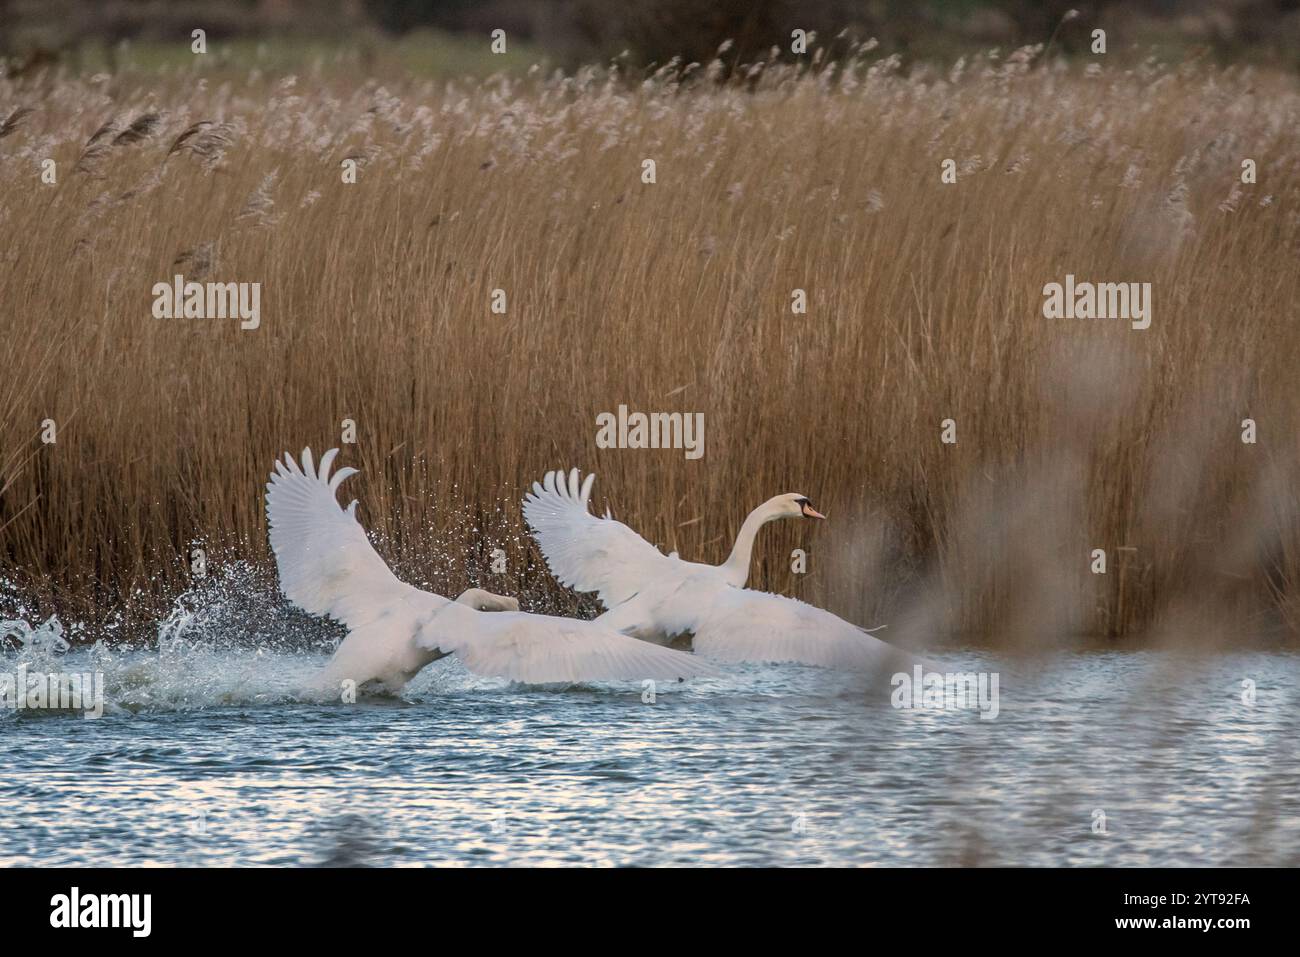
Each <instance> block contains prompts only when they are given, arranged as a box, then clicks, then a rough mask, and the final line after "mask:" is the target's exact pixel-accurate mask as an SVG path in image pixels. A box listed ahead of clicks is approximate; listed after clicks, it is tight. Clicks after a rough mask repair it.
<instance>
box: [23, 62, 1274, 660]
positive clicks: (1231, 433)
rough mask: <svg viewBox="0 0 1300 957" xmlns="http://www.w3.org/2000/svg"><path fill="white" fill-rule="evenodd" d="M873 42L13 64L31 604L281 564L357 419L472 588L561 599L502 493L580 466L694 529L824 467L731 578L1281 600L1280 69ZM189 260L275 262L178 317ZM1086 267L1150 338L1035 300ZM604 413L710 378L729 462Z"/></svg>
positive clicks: (361, 494)
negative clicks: (410, 57)
mask: <svg viewBox="0 0 1300 957" xmlns="http://www.w3.org/2000/svg"><path fill="white" fill-rule="evenodd" d="M892 66H893V65H892V63H891V62H890V61H887V60H886V61H881V62H878V63H875V64H869V65H868V64H861V65H860V66H858V67H857V68H854V69H843V70H839V71H825V72H823V73H822V74H820V75H813V74H809V73H798V72H795V71H791V70H790V69H788V68H784V67H775V66H772V65H769V66H768V67H767V68H766V69H764V70H762V71H755V73H756V75H754V76H751V77H749V78H747V79H745V80H737V81H734V82H732V83H730V84H723V85H714V84H710V83H707V82H690V81H687V82H685V83H683V82H679V81H675V80H673V79H670V78H669V77H667V76H666V75H660V76H658V77H655V78H652V79H651V80H650V81H648V82H646V83H628V82H625V81H623V80H621V79H619V78H617V77H611V76H609V75H608V74H607V73H604V72H601V71H595V70H592V71H586V72H584V73H582V74H580V75H579V76H576V77H570V78H567V79H557V78H549V79H543V78H540V77H537V76H534V77H528V78H514V79H511V78H503V77H496V78H493V79H491V80H489V81H486V82H483V83H478V84H469V83H462V84H453V85H450V86H434V85H423V86H421V85H414V84H409V83H402V82H400V81H398V82H395V83H391V84H389V85H388V86H387V87H384V86H380V85H379V84H377V83H375V82H370V83H365V84H358V83H356V82H354V81H352V80H350V78H348V77H343V76H332V77H331V76H327V77H323V78H314V79H311V80H306V79H304V80H300V81H297V82H295V81H293V80H292V79H284V78H262V77H256V76H254V77H247V78H241V79H238V80H235V81H232V82H224V83H222V82H218V81H217V80H216V79H211V80H209V81H205V82H202V83H199V82H196V80H195V78H193V77H190V78H187V77H170V78H169V77H159V78H154V79H152V80H149V81H147V82H144V81H132V80H129V79H111V78H109V79H106V78H102V77H101V78H99V79H95V80H84V81H83V80H75V79H63V80H59V81H58V82H55V83H48V84H45V85H42V86H27V87H18V86H15V85H13V84H9V85H5V84H4V83H3V81H0V110H4V111H5V114H6V115H8V112H9V109H11V108H13V107H16V106H30V107H32V108H34V109H35V112H34V113H32V114H30V115H28V116H25V117H21V118H20V119H19V121H18V122H17V123H16V124H15V126H14V128H13V129H12V131H11V133H10V135H8V136H5V137H4V138H3V139H0V183H3V190H4V201H3V204H2V206H0V230H3V232H4V233H5V235H7V236H8V237H10V239H9V241H8V242H7V243H6V244H5V245H4V248H3V249H0V297H3V299H2V301H3V303H4V313H5V316H6V326H7V332H6V334H5V335H4V336H3V339H2V341H0V356H2V360H0V363H2V364H0V367H2V368H3V369H4V370H5V374H4V377H3V380H0V419H2V422H3V426H2V427H3V432H2V433H0V441H2V443H3V444H2V445H0V469H2V470H3V473H2V476H0V487H2V488H3V493H2V494H0V526H2V527H3V531H0V536H2V537H3V547H2V548H0V562H3V572H2V574H3V577H4V578H5V579H6V580H7V581H8V582H9V590H10V595H11V596H12V595H14V594H18V593H27V594H30V595H32V596H33V597H35V598H36V599H37V600H38V601H39V602H41V603H42V604H43V605H45V606H47V607H55V606H58V607H62V608H64V609H65V610H66V613H68V614H74V615H76V616H79V617H81V618H83V619H88V620H89V619H96V617H97V616H102V615H103V614H104V611H105V609H109V608H117V609H123V608H125V609H126V614H127V615H128V616H129V617H131V618H133V619H134V620H139V621H147V620H148V619H149V617H150V616H154V615H157V614H158V613H159V612H160V610H161V609H162V608H163V607H165V604H166V602H167V601H168V600H169V599H170V597H171V596H173V595H174V594H175V593H176V592H177V591H179V590H181V589H182V588H184V587H186V585H187V583H188V578H187V572H186V568H185V563H184V560H183V556H184V554H185V552H186V551H187V549H188V548H189V547H190V546H191V545H192V544H193V543H196V542H199V543H203V544H204V545H205V546H206V547H207V548H208V549H209V551H210V553H211V555H212V560H213V561H214V562H215V563H216V564H218V565H219V564H220V563H221V562H226V561H231V560H234V559H236V558H241V559H252V560H256V561H258V562H261V563H264V562H265V556H266V544H265V527H264V517H263V513H262V508H261V499H260V493H261V487H262V483H263V482H264V480H265V475H266V472H267V471H268V469H269V467H270V465H271V463H272V461H273V459H274V457H275V455H276V454H277V453H279V452H280V451H282V450H284V449H290V448H292V449H297V448H300V447H301V446H303V445H305V444H310V445H312V446H313V447H316V448H325V447H329V446H331V445H336V444H338V438H339V432H340V423H341V420H343V419H344V418H352V419H355V421H356V422H357V425H358V443H357V445H356V446H354V447H349V448H347V449H346V451H345V455H344V460H345V461H346V462H347V463H348V464H352V465H357V466H359V467H361V468H362V469H363V470H364V471H363V474H362V475H361V476H360V477H358V478H357V479H354V480H353V482H352V487H351V492H352V494H353V495H354V496H356V497H357V498H359V499H360V500H361V503H362V505H361V514H362V516H363V519H364V521H365V522H366V523H367V525H368V526H369V527H370V528H372V529H373V530H375V533H376V538H377V539H378V540H379V542H380V545H381V550H382V551H383V552H384V554H385V556H386V557H388V558H389V559H391V560H392V561H393V562H394V563H395V564H396V565H397V566H398V567H399V568H400V569H401V570H402V572H403V573H404V574H406V575H408V576H409V577H411V578H412V579H414V580H417V581H421V582H425V583H428V584H432V585H434V586H436V587H439V588H441V589H442V590H444V591H455V590H457V589H459V588H461V587H462V586H464V585H466V584H467V583H469V582H471V581H472V582H475V583H477V584H481V585H484V586H486V587H490V588H493V589H495V590H497V591H508V592H517V593H521V594H524V595H525V596H527V597H528V599H529V601H530V602H531V604H533V606H534V607H542V606H549V607H557V608H562V609H571V608H572V607H574V606H573V601H572V599H571V598H570V597H568V596H566V595H564V594H563V593H562V592H561V590H560V589H558V588H557V587H556V586H555V585H554V584H553V583H552V582H551V581H550V580H549V577H548V576H547V575H546V574H545V572H544V570H543V569H542V568H541V567H540V563H539V562H538V556H537V554H536V552H535V551H534V550H532V549H531V547H530V546H529V544H528V541H527V539H526V537H525V536H524V535H523V534H522V533H521V524H520V516H519V512H518V505H517V500H518V497H519V495H520V493H521V491H522V489H523V488H524V487H526V484H527V483H528V482H530V481H531V480H532V479H534V478H535V477H538V476H540V474H541V473H542V472H543V471H545V470H546V469H548V468H551V467H555V466H557V465H566V466H567V465H578V466H581V467H584V468H587V469H594V470H596V471H597V472H598V473H599V479H598V483H597V492H596V498H597V499H598V500H599V502H600V504H601V506H602V507H603V505H604V501H605V497H606V496H608V499H609V501H610V502H611V503H612V505H613V508H614V511H615V514H616V515H617V516H618V517H620V518H622V519H623V520H625V521H628V522H629V523H630V524H632V525H633V527H635V528H637V529H639V530H641V531H643V533H645V534H646V535H647V537H649V538H651V539H652V540H653V541H655V542H658V543H660V544H661V545H662V546H663V547H664V548H665V549H676V550H680V552H681V553H682V554H683V555H684V556H687V557H694V558H698V559H703V560H708V561H719V560H721V559H722V558H723V557H724V556H725V554H726V551H727V549H728V547H729V545H730V540H731V537H732V536H733V535H734V533H735V531H736V529H737V527H738V525H739V523H740V521H741V520H742V519H743V517H744V515H745V513H746V512H747V511H748V510H749V509H750V508H751V507H753V506H754V505H756V504H757V503H758V502H760V501H762V500H763V499H765V498H767V497H768V496H770V495H772V494H774V493H776V492H780V491H787V490H798V491H803V492H805V493H807V494H808V495H810V496H811V497H812V498H813V500H814V501H815V502H816V503H817V505H818V507H819V508H822V510H823V511H825V512H827V513H828V514H829V515H830V516H831V519H832V520H831V522H830V523H829V524H828V525H826V526H819V527H817V528H812V527H810V526H809V525H807V524H803V523H801V524H799V525H798V526H797V527H796V526H795V525H793V524H787V525H784V526H778V527H774V528H771V529H769V530H767V531H766V532H765V533H764V537H763V538H762V540H761V542H760V546H761V547H760V552H759V557H760V566H759V568H758V570H757V572H756V574H755V576H754V578H753V579H752V580H751V581H752V582H753V583H755V584H758V585H761V586H766V587H771V588H774V589H777V590H780V591H783V592H786V593H789V594H797V595H800V596H802V597H805V598H808V599H810V600H813V601H817V602H821V603H825V604H827V605H828V606H829V607H831V608H833V609H834V610H836V611H838V612H840V613H842V614H845V615H846V616H848V617H850V618H852V619H854V620H858V621H861V622H864V623H874V622H879V621H889V622H891V623H893V624H894V626H895V629H894V631H893V634H894V636H895V638H896V639H898V640H903V641H930V640H932V639H933V638H934V637H935V636H936V635H937V634H940V633H966V634H982V635H988V636H991V637H992V639H993V640H1000V641H1007V642H1013V643H1029V644H1041V643H1044V642H1048V643H1051V642H1055V641H1057V640H1059V639H1061V638H1062V637H1066V636H1071V635H1078V634H1090V635H1103V636H1116V635H1126V634H1138V633H1142V634H1145V635H1148V636H1156V637H1160V636H1173V637H1176V638H1178V639H1179V640H1187V639H1188V638H1191V637H1206V636H1220V637H1225V638H1226V639H1229V640H1237V639H1240V638H1241V637H1242V636H1244V635H1254V634H1259V633H1266V632H1274V631H1276V626H1279V625H1282V626H1285V628H1287V629H1289V630H1290V632H1291V633H1292V634H1294V633H1295V632H1296V630H1297V629H1298V628H1300V604H1297V602H1298V599H1297V588H1298V587H1300V523H1298V522H1297V517H1296V516H1297V492H1296V489H1297V477H1298V476H1297V461H1298V456H1297V452H1298V448H1300V447H1298V445H1297V435H1300V431H1298V430H1297V426H1298V425H1300V422H1298V421H1297V419H1298V418H1300V416H1298V415H1297V402H1296V395H1297V391H1296V384H1295V371H1296V369H1297V367H1298V365H1297V360H1298V359H1300V323H1297V319H1298V318H1300V317H1298V316H1297V305H1296V304H1297V292H1298V291H1300V270H1297V269H1296V268H1295V262H1296V254H1297V238H1298V237H1300V215H1298V214H1297V209H1298V208H1300V206H1298V202H1300V165H1298V164H1300V94H1298V93H1297V89H1296V85H1295V82H1294V80H1293V79H1292V78H1290V77H1282V76H1273V75H1257V74H1254V73H1251V72H1250V71H1241V70H1231V71H1218V70H1215V69H1213V68H1210V67H1206V66H1202V65H1187V66H1183V67H1176V68H1165V67H1161V66H1157V65H1153V64H1146V65H1143V66H1141V67H1139V68H1135V69H1132V70H1121V69H1113V70H1103V71H1102V72H1101V73H1100V74H1097V75H1084V74H1083V73H1081V72H1079V71H1077V70H1069V69H1066V68H1064V67H1041V66H1040V67H1037V68H1035V67H1032V66H1031V65H1030V62H1029V58H1027V57H1025V56H1023V55H1022V56H1018V57H1017V56H1013V57H1011V58H1010V59H1009V60H1007V61H1005V62H1003V61H999V60H987V59H986V60H979V61H976V62H974V63H971V64H968V65H965V66H963V67H958V68H956V69H954V70H953V71H952V72H951V73H949V74H939V73H931V72H927V71H918V72H917V73H915V74H913V75H911V76H907V77H904V76H901V75H899V74H898V73H897V71H896V70H894V69H892ZM155 111H156V112H158V113H160V114H161V115H160V117H159V118H158V119H157V121H156V122H154V121H150V120H143V121H141V122H140V123H139V124H138V126H137V130H136V134H130V133H128V134H126V136H125V137H123V135H122V131H124V130H126V129H127V128H128V127H129V124H131V123H132V122H133V121H135V120H137V119H139V118H140V117H141V116H142V115H145V114H149V113H151V112H155ZM106 121H115V122H116V124H117V125H116V126H114V127H113V128H112V130H111V131H110V132H109V133H107V134H104V135H102V136H101V137H100V138H99V140H98V141H97V147H98V148H96V147H91V148H89V149H88V148H87V141H88V140H89V139H90V138H91V137H92V134H94V133H95V132H96V131H97V130H99V129H100V127H101V126H102V125H103V124H104V123H105V122H106ZM198 121H210V122H211V123H212V124H213V125H212V126H208V127H203V128H201V129H199V130H198V131H196V132H194V133H192V134H191V136H190V137H189V138H188V139H186V140H185V141H183V142H181V143H180V144H179V145H177V146H175V148H173V144H174V143H176V141H177V139H178V138H179V137H180V136H181V134H182V133H184V132H185V131H187V130H189V129H191V128H192V125H193V124H195V123H196V122H198ZM169 151H170V152H169ZM349 156H351V157H355V158H357V159H358V160H359V161H360V175H359V181H358V182H357V183H356V184H355V185H345V184H343V183H342V182H341V181H340V180H341V177H340V171H339V164H340V162H341V160H342V159H344V158H346V157H349ZM46 157H52V158H54V159H55V160H56V161H57V163H58V171H59V174H58V183H57V185H55V186H44V185H41V184H40V182H39V179H38V175H39V162H40V160H41V159H43V158H46ZM949 157H951V158H953V159H954V160H955V161H956V163H957V167H958V182H957V184H956V185H945V184H943V183H941V181H940V162H941V161H942V160H943V159H945V158H949ZM646 158H652V159H654V160H655V161H656V163H657V179H658V181H657V182H656V183H655V184H653V185H646V184H643V183H642V182H641V180H640V173H641V162H642V160H643V159H646ZM1245 158H1251V159H1254V160H1255V161H1256V162H1257V163H1258V180H1259V182H1258V183H1257V184H1255V185H1240V184H1239V172H1240V164H1241V160H1242V159H1245ZM78 164H80V166H81V170H80V171H74V167H76V166H78ZM196 250H197V251H196ZM187 251H188V255H187ZM178 259H179V260H180V262H179V264H177V260H178ZM175 272H184V273H185V274H186V275H187V278H207V279H214V280H221V281H242V282H260V283H262V325H261V328H260V329H257V330H255V331H240V330H239V329H238V328H237V324H236V323H235V322H234V321H231V320H226V321H221V320H215V321H214V320H158V319H154V318H153V317H152V316H151V314H150V306H151V301H152V297H151V292H150V289H151V287H152V285H153V284H154V283H155V282H158V281H160V280H166V279H169V278H170V277H171V276H172V275H173V274H174V273H175ZM1066 273H1073V274H1074V275H1075V276H1077V277H1079V278H1080V279H1092V280H1097V281H1148V282H1151V283H1152V284H1153V307H1154V308H1153V321H1152V325H1151V328H1150V329H1148V330H1146V331H1134V330H1131V329H1130V328H1129V327H1128V324H1127V323H1125V322H1122V321H1092V322H1089V321H1085V320H1048V319H1045V318H1044V317H1043V315H1042V287H1043V284H1044V283H1046V282H1050V281H1062V280H1063V279H1064V276H1065V274H1066ZM494 288H501V289H504V290H506V292H507V294H508V297H509V299H508V302H509V306H508V313H507V315H505V316H499V315H493V314H492V313H491V312H490V311H489V302H490V294H491V290H493V289H494ZM795 288H802V289H806V290H807V291H808V295H809V302H810V306H809V312H808V314H807V315H806V316H796V315H792V314H791V311H790V296H791V290H793V289H795ZM620 403H624V404H627V405H628V406H629V407H630V408H632V409H634V410H637V409H639V410H644V411H652V410H664V411H671V410H689V411H701V412H704V413H705V416H706V423H707V426H706V441H707V453H706V455H705V457H704V458H703V459H702V460H700V461H695V462H691V461H686V460H685V458H684V456H683V454H682V453H681V452H680V451H673V450H661V451H632V450H598V449H597V448H596V446H595V434H596V427H595V416H596V415H597V413H599V412H604V411H613V410H615V409H616V408H617V406H618V405H619V404H620ZM1247 416H1250V417H1253V418H1254V419H1256V420H1257V422H1258V423H1259V436H1260V438H1259V442H1258V444H1256V445H1244V444H1242V443H1241V441H1240V439H1239V436H1240V423H1241V420H1242V419H1243V418H1245V417H1247ZM46 418H52V419H54V420H55V421H56V422H57V423H58V426H59V432H58V442H57V444H55V445H43V444H42V443H41V442H40V441H39V428H40V423H41V421H42V420H44V419H46ZM945 418H952V419H954V420H956V422H957V430H958V442H957V444H956V445H955V446H949V445H944V444H941V443H940V441H939V437H940V422H941V420H943V419H945ZM496 546H501V547H504V548H505V549H506V551H507V555H508V561H509V565H508V568H509V571H508V573H507V575H505V576H500V575H493V574H491V573H490V571H489V570H488V568H487V555H488V552H489V550H490V549H491V548H493V547H496ZM796 546H802V547H804V548H806V549H807V550H808V552H809V555H810V565H809V573H808V574H807V575H805V576H796V575H793V574H792V573H791V572H790V570H789V554H790V550H791V549H792V548H793V547H796ZM1092 548H1105V549H1107V553H1108V558H1109V563H1110V567H1109V570H1108V573H1107V574H1106V575H1105V576H1098V575H1093V574H1091V573H1090V572H1089V568H1088V564H1089V551H1090V550H1091V549H1092ZM0 610H2V609H0Z"/></svg>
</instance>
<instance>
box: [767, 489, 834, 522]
mask: <svg viewBox="0 0 1300 957" xmlns="http://www.w3.org/2000/svg"><path fill="white" fill-rule="evenodd" d="M770 504H771V505H772V506H773V514H772V517H773V518H820V519H823V520H824V519H825V518H826V516H825V515H823V514H822V513H821V512H819V511H817V509H815V508H813V506H812V502H810V501H808V496H807V495H804V494H802V493H801V492H789V493H787V494H785V495H778V496H777V497H776V498H774V499H772V501H771V503H770Z"/></svg>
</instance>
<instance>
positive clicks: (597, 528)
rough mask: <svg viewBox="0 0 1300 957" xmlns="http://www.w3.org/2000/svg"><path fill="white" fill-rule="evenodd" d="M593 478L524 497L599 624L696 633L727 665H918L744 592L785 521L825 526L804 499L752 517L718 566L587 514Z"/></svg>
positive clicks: (555, 568)
mask: <svg viewBox="0 0 1300 957" xmlns="http://www.w3.org/2000/svg"><path fill="white" fill-rule="evenodd" d="M595 478H596V476H595V475H588V476H587V478H586V481H585V482H581V484H580V483H579V473H578V470H577V469H573V470H572V471H571V472H570V473H569V474H568V476H567V477H566V476H565V475H564V473H563V472H559V471H556V472H548V473H547V475H546V477H545V479H543V481H542V483H541V484H538V483H536V482H534V483H533V489H532V492H530V493H529V494H528V495H527V496H525V498H524V518H525V519H526V520H527V522H528V524H529V525H530V526H531V527H532V529H533V537H534V538H535V539H536V541H537V544H538V545H539V546H541V549H542V554H543V555H545V556H546V562H547V564H548V565H549V566H550V568H551V571H552V573H553V574H554V575H555V577H556V578H558V579H559V580H560V582H562V583H563V584H565V585H568V586H570V587H571V588H575V589H577V590H578V591H594V592H596V593H597V594H598V595H599V596H600V600H601V602H602V603H603V604H604V605H605V607H606V608H607V609H609V610H608V611H607V612H606V613H605V614H603V615H601V616H600V617H599V618H597V619H596V622H597V623H598V624H603V625H607V626H608V627H610V628H614V629H617V630H618V631H621V632H623V633H624V634H629V635H634V636H636V637H638V638H642V639H645V640H647V641H651V642H657V643H661V644H663V643H667V642H669V641H672V640H673V639H674V638H675V637H677V636H679V635H684V634H687V633H689V634H691V635H692V636H693V638H692V647H693V648H694V650H695V651H696V653H698V654H702V655H707V656H709V657H711V658H716V659H719V660H722V661H733V662H738V661H768V662H799V663H803V664H810V665H820V666H822V667H827V668H847V669H854V670H864V671H871V670H878V669H883V668H886V667H891V666H895V667H896V666H899V665H904V664H906V663H907V662H910V661H912V660H913V659H912V658H911V657H910V656H908V655H906V654H905V653H904V652H902V651H900V650H899V649H896V648H894V647H893V646H892V645H888V644H886V643H885V642H883V641H880V640H878V639H876V638H873V637H872V636H871V635H869V634H868V633H867V631H866V630H865V629H863V628H859V627H858V626H857V625H854V624H850V623H849V622H847V621H845V620H844V619H842V618H839V617H837V616H835V615H832V614H831V613H830V612H828V611H823V610H822V609H820V608H816V607H814V606H812V605H809V604H806V603H805V602H801V601H797V600H796V599H793V598H786V597H784V596H782V595H774V594H771V593H770V592H761V591H753V590H750V589H747V588H745V587H744V586H745V582H746V580H747V579H748V578H749V563H750V556H751V554H752V552H753V549H754V539H755V537H756V536H757V535H758V530H759V529H760V528H762V527H763V526H764V525H765V524H767V523H768V522H771V521H775V520H777V519H781V518H825V516H824V515H822V514H821V513H820V512H818V511H817V510H816V509H814V508H813V507H812V505H811V503H809V501H808V498H807V496H805V495H800V494H799V493H797V492H796V493H790V494H787V495H778V496H776V497H775V498H771V499H768V500H767V501H766V502H764V503H763V504H762V505H760V506H759V507H758V508H756V509H754V510H753V511H752V512H750V513H749V516H748V517H747V518H746V519H745V522H744V524H743V525H741V527H740V534H739V535H737V536H736V544H735V546H734V547H733V548H732V550H731V555H730V556H729V557H728V558H727V560H726V561H725V562H723V563H722V564H721V565H705V564H701V563H698V562H688V561H683V560H682V559H680V558H678V557H677V555H676V553H674V554H672V555H665V554H663V552H661V551H659V550H658V549H657V548H655V547H654V546H653V545H651V544H650V543H649V542H647V541H646V540H645V539H644V538H642V537H641V536H640V535H638V534H637V533H636V532H634V531H632V529H630V528H628V527H627V526H626V525H624V524H623V523H622V522H617V521H614V520H613V519H612V518H610V517H609V515H608V513H606V516H605V518H598V517H597V516H595V515H593V514H591V512H589V511H588V510H587V502H588V499H589V498H590V497H591V486H592V483H593V482H594V481H595Z"/></svg>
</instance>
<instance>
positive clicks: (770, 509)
mask: <svg viewBox="0 0 1300 957" xmlns="http://www.w3.org/2000/svg"><path fill="white" fill-rule="evenodd" d="M781 504H782V503H781V500H780V497H779V496H778V497H777V498H771V499H768V500H767V501H766V502H764V503H763V504H762V505H760V506H759V507H758V508H756V509H754V510H753V511H752V512H750V513H749V515H748V516H746V518H745V523H744V524H743V525H741V526H740V534H738V535H737V536H736V544H735V545H733V546H732V548H731V554H730V555H729V556H727V560H726V561H725V562H723V563H722V565H721V568H722V570H723V572H724V573H725V574H726V576H727V581H728V583H730V584H732V585H734V586H735V587H737V588H744V587H745V582H746V581H748V580H749V562H750V559H751V558H752V557H753V554H754V539H755V538H757V537H758V530H759V529H760V528H762V527H763V526H764V525H766V524H767V523H768V522H771V521H774V520H775V519H778V518H782V517H784V514H785V513H784V511H783V510H782V507H781Z"/></svg>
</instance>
